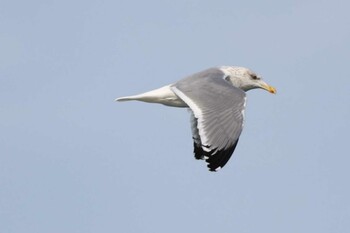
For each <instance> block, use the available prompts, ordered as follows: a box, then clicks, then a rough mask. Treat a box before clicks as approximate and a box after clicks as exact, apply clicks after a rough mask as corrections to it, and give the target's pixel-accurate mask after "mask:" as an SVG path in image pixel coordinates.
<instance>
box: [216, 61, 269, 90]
mask: <svg viewBox="0 0 350 233" xmlns="http://www.w3.org/2000/svg"><path fill="white" fill-rule="evenodd" d="M220 69H221V70H222V71H223V72H224V73H225V80H226V81H228V82H230V83H231V84H232V85H233V86H235V87H238V88H240V89H242V90H243V91H249V90H251V89H255V88H261V89H264V90H266V91H268V92H270V93H273V94H276V89H275V88H274V87H272V86H270V85H268V84H267V83H266V82H264V81H263V80H262V79H261V76H259V75H257V74H256V73H254V72H253V71H251V70H249V69H247V68H244V67H237V66H222V67H220Z"/></svg>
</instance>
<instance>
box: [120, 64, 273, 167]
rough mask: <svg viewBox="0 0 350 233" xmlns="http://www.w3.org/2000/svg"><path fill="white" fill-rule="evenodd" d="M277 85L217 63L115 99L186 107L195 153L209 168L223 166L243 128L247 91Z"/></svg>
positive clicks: (245, 71)
mask: <svg viewBox="0 0 350 233" xmlns="http://www.w3.org/2000/svg"><path fill="white" fill-rule="evenodd" d="M255 88H261V89H264V90H267V91H268V92H270V93H273V94H275V93H276V89H275V88H274V87H272V86H270V85H268V84H267V83H265V82H264V81H263V80H262V79H261V77H260V76H259V75H257V74H256V73H254V72H253V71H251V70H249V69H247V68H244V67H237V66H220V67H214V68H209V69H207V70H204V71H201V72H198V73H195V74H192V75H190V76H188V77H186V78H184V79H182V80H180V81H178V82H176V83H173V84H170V85H167V86H164V87H161V88H158V89H156V90H152V91H149V92H145V93H142V94H139V95H133V96H126V97H121V98H117V99H116V101H129V100H138V101H143V102H148V103H160V104H163V105H167V106H171V107H183V108H189V109H190V112H191V130H192V138H193V144H194V156H195V158H196V159H202V160H205V161H206V162H207V166H208V168H209V171H218V170H219V169H221V168H222V167H224V166H225V164H226V163H227V161H228V160H229V159H230V157H231V155H232V154H233V151H234V150H235V148H236V146H237V143H238V140H239V136H240V134H241V132H242V129H243V123H244V122H243V121H244V110H245V106H246V94H245V92H246V91H249V90H251V89H255Z"/></svg>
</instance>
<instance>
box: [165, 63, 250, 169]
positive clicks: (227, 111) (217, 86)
mask: <svg viewBox="0 0 350 233" xmlns="http://www.w3.org/2000/svg"><path fill="white" fill-rule="evenodd" d="M224 78H225V74H224V73H223V72H222V71H221V70H220V69H217V68H211V69H208V70H205V71H202V72H200V73H197V74H194V75H192V76H189V77H187V78H185V79H183V80H180V81H179V82H177V83H175V84H173V85H172V87H171V88H172V90H173V91H174V93H175V94H176V95H177V96H178V97H179V98H181V99H182V100H183V101H184V102H185V103H186V104H187V105H188V106H189V107H190V109H191V110H192V113H193V116H191V128H192V135H193V140H194V153H195V157H196V158H197V159H205V160H206V162H207V163H208V167H209V169H210V171H217V170H218V169H220V168H222V167H223V166H224V165H225V164H226V163H227V161H228V160H229V159H230V157H231V155H232V153H233V151H234V149H235V148H236V145H237V143H238V138H239V136H240V134H241V132H242V128H243V114H244V107H245V93H244V91H242V90H241V89H239V88H236V87H234V86H232V85H231V84H230V83H228V82H227V81H226V80H225V79H224Z"/></svg>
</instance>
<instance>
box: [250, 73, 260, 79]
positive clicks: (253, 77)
mask: <svg viewBox="0 0 350 233" xmlns="http://www.w3.org/2000/svg"><path fill="white" fill-rule="evenodd" d="M250 77H252V79H253V80H258V79H259V78H258V76H256V74H251V75H250Z"/></svg>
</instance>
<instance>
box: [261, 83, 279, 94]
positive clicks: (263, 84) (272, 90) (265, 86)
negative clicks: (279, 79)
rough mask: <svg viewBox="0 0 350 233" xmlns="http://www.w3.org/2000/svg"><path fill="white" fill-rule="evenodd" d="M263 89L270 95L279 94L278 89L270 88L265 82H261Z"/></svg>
mask: <svg viewBox="0 0 350 233" xmlns="http://www.w3.org/2000/svg"><path fill="white" fill-rule="evenodd" d="M261 88H262V89H264V90H266V91H268V92H270V93H272V94H276V93H277V91H276V88H274V87H272V86H270V85H269V84H267V83H265V82H263V81H261Z"/></svg>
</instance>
